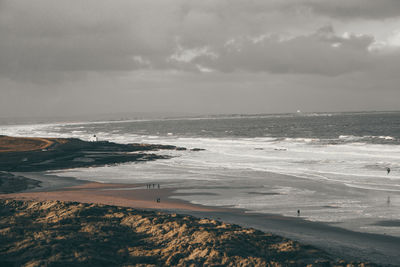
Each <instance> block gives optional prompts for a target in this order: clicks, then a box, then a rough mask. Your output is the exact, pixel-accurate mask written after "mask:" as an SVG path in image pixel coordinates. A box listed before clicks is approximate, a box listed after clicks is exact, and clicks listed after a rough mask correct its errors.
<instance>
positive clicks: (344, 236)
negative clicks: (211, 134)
mask: <svg viewBox="0 0 400 267" xmlns="http://www.w3.org/2000/svg"><path fill="white" fill-rule="evenodd" d="M18 174H21V173H18ZM25 174H28V175H27V177H28V178H32V179H33V178H34V177H36V178H38V177H40V179H41V180H42V181H45V180H46V179H47V180H48V184H47V187H46V186H45V187H41V188H36V189H33V190H28V191H25V192H20V193H12V194H0V199H17V200H35V201H49V200H59V201H65V202H71V201H73V202H82V203H95V204H105V205H114V206H120V207H129V208H135V209H139V210H153V211H161V212H166V213H178V214H184V215H191V216H194V217H197V218H211V219H215V220H218V221H223V222H227V223H233V224H238V225H240V226H242V227H251V228H255V229H258V230H261V231H264V232H267V233H273V234H278V235H281V236H284V237H286V238H290V239H293V240H295V241H298V242H300V243H303V244H307V245H312V246H316V247H318V248H321V249H323V250H325V251H327V252H328V253H330V254H331V255H332V256H333V257H336V258H342V259H346V260H354V259H356V260H361V261H365V260H366V261H369V262H374V263H377V264H385V265H386V264H387V265H400V259H398V257H397V256H398V251H400V238H399V237H394V236H388V235H379V234H369V233H362V232H355V231H351V230H346V229H343V228H340V227H336V226H332V225H329V224H327V223H323V222H311V221H306V220H303V219H302V218H297V217H285V216H282V215H276V214H258V213H249V212H246V210H243V209H237V208H232V207H209V206H202V205H198V204H192V203H190V202H188V201H185V200H180V199H176V198H171V196H173V195H174V191H175V190H176V189H175V188H161V189H158V188H157V185H155V187H156V188H154V189H153V188H151V189H147V188H146V184H113V183H97V182H90V181H84V180H78V179H75V178H70V177H60V176H55V175H48V174H46V173H43V172H42V173H25ZM54 176H55V177H57V179H58V180H59V181H57V182H56V186H54V183H53V184H52V183H51V182H49V180H52V179H53V178H54ZM63 179H64V183H62V182H60V181H62V180H63ZM62 184H64V185H65V184H69V186H61V185H62ZM161 187H162V185H161ZM157 198H160V199H161V202H160V203H157V202H156V199H157Z"/></svg>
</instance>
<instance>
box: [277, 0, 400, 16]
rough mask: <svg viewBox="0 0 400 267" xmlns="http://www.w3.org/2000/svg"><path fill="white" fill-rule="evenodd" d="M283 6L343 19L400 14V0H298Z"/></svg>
mask: <svg viewBox="0 0 400 267" xmlns="http://www.w3.org/2000/svg"><path fill="white" fill-rule="evenodd" d="M283 8H286V9H294V10H299V9H300V10H302V11H303V12H304V11H305V10H306V11H309V12H312V13H315V14H320V15H325V16H330V17H333V18H341V19H377V20H378V19H388V18H394V17H399V16H400V1H398V0H380V1H376V0H335V1H320V0H298V1H290V2H289V3H286V4H284V6H283Z"/></svg>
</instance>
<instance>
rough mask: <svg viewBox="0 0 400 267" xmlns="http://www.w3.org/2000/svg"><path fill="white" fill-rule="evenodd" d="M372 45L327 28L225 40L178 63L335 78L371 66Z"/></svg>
mask: <svg viewBox="0 0 400 267" xmlns="http://www.w3.org/2000/svg"><path fill="white" fill-rule="evenodd" d="M372 43H374V38H373V37H372V36H368V35H354V34H349V33H347V34H345V35H344V36H338V35H337V34H336V33H335V32H334V30H333V28H332V27H331V26H327V27H322V28H320V29H319V30H317V31H316V32H314V33H312V34H308V35H300V36H295V37H292V38H284V37H282V36H279V35H260V36H246V37H239V38H233V39H230V40H227V41H226V42H225V44H223V45H222V46H215V47H211V48H208V49H207V50H204V49H203V50H199V49H197V50H193V49H192V50H191V49H188V50H185V51H186V53H189V52H191V55H192V57H190V60H181V62H182V63H186V64H187V65H192V66H195V65H196V64H201V65H202V66H204V67H207V68H210V69H213V70H219V71H223V72H233V71H248V72H271V73H299V74H315V75H328V76H335V75H341V74H344V73H349V72H353V71H361V70H363V69H365V68H368V67H370V64H371V56H370V53H369V50H368V48H369V46H370V45H371V44H372ZM193 51H197V53H196V54H194V53H193ZM206 51H207V52H206ZM200 52H201V53H200ZM194 55H195V56H194ZM210 55H212V56H210ZM187 69H191V68H189V67H187ZM193 69H194V68H193Z"/></svg>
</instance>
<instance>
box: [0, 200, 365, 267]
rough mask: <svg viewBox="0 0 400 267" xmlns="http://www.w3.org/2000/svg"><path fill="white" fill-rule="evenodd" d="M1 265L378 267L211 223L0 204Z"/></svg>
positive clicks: (84, 207) (88, 208) (95, 208)
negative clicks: (338, 258) (336, 257)
mask: <svg viewBox="0 0 400 267" xmlns="http://www.w3.org/2000/svg"><path fill="white" fill-rule="evenodd" d="M0 244H2V245H1V246H0V265H1V266H6V265H7V264H9V265H10V264H15V265H16V266H372V265H371V264H364V263H349V262H344V261H335V260H333V259H331V258H330V256H329V255H328V254H327V253H325V252H323V251H321V250H318V249H316V248H314V247H311V246H306V245H302V244H299V243H297V242H295V241H292V240H289V239H285V238H282V237H280V236H276V235H272V234H266V233H263V232H260V231H257V230H254V229H244V228H241V227H239V226H237V225H230V224H225V223H222V222H219V221H215V220H211V219H196V218H194V217H190V216H184V215H177V214H165V213H157V212H152V211H140V210H134V209H131V208H121V207H114V206H102V205H95V204H81V203H64V202H59V201H50V202H30V201H26V202H24V201H15V200H6V201H4V200H3V201H0Z"/></svg>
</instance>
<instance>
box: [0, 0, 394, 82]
mask: <svg viewBox="0 0 400 267" xmlns="http://www.w3.org/2000/svg"><path fill="white" fill-rule="evenodd" d="M0 7H1V8H0V36H1V41H0V76H2V77H6V78H9V79H12V80H15V81H25V82H26V81H27V82H34V83H45V82H54V81H63V80H73V79H81V78H82V77H85V75H86V74H87V73H91V72H97V73H103V74H104V75H112V74H126V73H129V72H131V71H134V70H177V71H189V72H198V73H207V72H235V71H243V72H249V73H251V72H268V73H280V74H287V73H290V74H312V75H323V76H338V75H343V74H346V73H352V72H360V71H366V70H373V69H380V66H382V65H384V66H387V65H388V67H387V69H392V68H395V67H396V66H397V64H398V62H397V60H393V59H390V58H392V57H397V56H398V52H397V50H396V49H397V48H395V49H393V51H391V52H390V53H377V52H375V51H372V50H371V49H370V48H371V46H373V45H374V43H375V42H376V40H375V37H374V36H372V35H366V34H351V33H349V34H346V35H342V34H339V33H336V32H335V30H334V29H333V27H331V26H326V27H322V28H321V26H322V25H324V24H326V20H325V21H323V23H324V24H322V25H321V24H320V23H321V22H320V21H318V20H317V19H315V22H314V18H313V17H312V16H309V15H307V12H311V13H313V14H314V13H315V14H320V15H323V16H329V17H345V18H348V19H351V18H354V19H358V18H373V19H378V18H389V17H393V16H397V14H399V12H398V11H400V1H395V0H383V1H373V0H362V1H361V0H352V1H345V0H338V1H317V0H289V1H276V0H271V1H256V0H254V1H242V0H233V1H227V0H221V1H190V0H187V1H186V0H167V1H147V0H137V1H128V0H116V1H112V2H110V1H105V0H96V1H95V0H88V1H61V0H60V1H53V0H37V1H12V0H8V1H7V0H1V1H0ZM310 21H312V23H314V24H315V25H313V30H312V31H311V30H304V29H303V27H302V26H298V25H297V24H299V22H304V23H305V24H310V23H311V22H310ZM312 23H311V24H312ZM315 29H319V30H315ZM291 30H292V31H293V32H295V33H293V34H292V33H291Z"/></svg>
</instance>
